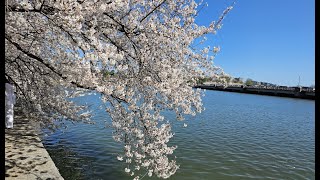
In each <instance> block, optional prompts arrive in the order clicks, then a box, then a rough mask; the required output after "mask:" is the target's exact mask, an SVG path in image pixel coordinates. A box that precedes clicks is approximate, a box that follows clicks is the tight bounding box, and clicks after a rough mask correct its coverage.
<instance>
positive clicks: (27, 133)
mask: <svg viewBox="0 0 320 180" xmlns="http://www.w3.org/2000/svg"><path fill="white" fill-rule="evenodd" d="M34 125H35V123H33V122H31V121H29V120H28V119H25V118H22V117H19V116H15V117H14V124H13V129H6V130H5V171H6V172H5V176H6V177H5V179H8V180H11V179H19V180H24V179H25V180H33V179H37V180H39V179H43V180H62V179H63V177H62V176H61V175H60V173H59V171H58V169H57V167H56V166H55V164H54V162H53V161H52V159H51V157H50V156H49V154H48V152H47V151H46V149H45V148H44V146H43V144H42V142H41V139H40V138H39V136H38V134H37V130H36V128H35V126H34Z"/></svg>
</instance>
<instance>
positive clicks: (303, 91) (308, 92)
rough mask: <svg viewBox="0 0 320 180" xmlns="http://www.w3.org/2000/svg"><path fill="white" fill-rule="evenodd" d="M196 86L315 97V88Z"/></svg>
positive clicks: (297, 96) (285, 95)
mask: <svg viewBox="0 0 320 180" xmlns="http://www.w3.org/2000/svg"><path fill="white" fill-rule="evenodd" d="M195 88H202V89H210V90H218V91H229V92H239V93H247V94H260V95H268V96H279V97H291V98H300V99H311V100H314V99H315V90H314V89H311V88H302V87H254V86H223V85H197V86H195Z"/></svg>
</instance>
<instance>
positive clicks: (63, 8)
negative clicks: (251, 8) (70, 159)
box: [5, 0, 232, 179]
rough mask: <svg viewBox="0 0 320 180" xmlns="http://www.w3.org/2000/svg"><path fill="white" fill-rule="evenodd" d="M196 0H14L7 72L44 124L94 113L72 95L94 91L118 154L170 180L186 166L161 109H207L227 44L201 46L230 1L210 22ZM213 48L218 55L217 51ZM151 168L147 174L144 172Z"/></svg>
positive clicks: (10, 1)
mask: <svg viewBox="0 0 320 180" xmlns="http://www.w3.org/2000/svg"><path fill="white" fill-rule="evenodd" d="M204 5H205V4H201V3H199V4H197V3H196V2H195V1H194V0H6V7H5V9H6V12H5V46H6V47H5V77H6V79H8V80H9V81H11V82H12V83H13V84H14V85H15V86H16V94H17V98H18V99H19V104H20V106H21V107H22V110H23V113H24V114H25V115H26V116H28V117H29V118H33V119H36V120H38V121H39V123H41V124H43V125H45V126H54V125H57V122H59V120H62V119H68V120H71V121H84V122H91V121H90V114H91V113H86V112H85V111H86V110H87V109H88V107H87V106H80V105H77V104H76V103H74V102H73V101H71V100H70V99H71V98H74V97H78V96H80V95H83V94H84V93H90V92H96V93H99V94H100V95H101V101H102V103H104V104H106V111H107V112H108V113H109V115H110V116H111V119H112V126H113V128H114V132H113V138H114V140H115V141H118V142H120V143H123V144H124V151H123V153H122V154H119V156H118V157H117V158H118V160H119V161H124V162H125V163H127V167H126V168H125V169H124V171H125V172H127V173H128V174H129V175H131V176H132V177H134V179H140V178H142V177H143V175H146V174H148V176H152V175H156V176H158V177H161V178H168V177H170V176H171V175H173V174H174V173H175V172H176V170H177V169H178V168H179V166H178V165H177V164H176V161H175V160H174V156H173V155H172V154H173V151H174V150H175V149H176V148H177V147H176V146H168V144H167V143H168V142H169V140H170V138H171V137H172V136H173V132H171V125H170V122H169V121H168V120H166V119H164V116H163V111H165V110H171V111H174V112H175V113H176V116H177V119H178V120H183V115H186V114H191V115H195V114H196V113H197V112H201V111H202V110H203V108H202V102H201V95H202V94H201V91H200V90H197V89H193V88H192V87H193V85H194V83H195V82H196V80H197V78H198V77H205V76H208V75H210V76H219V75H220V74H221V73H223V71H222V70H221V69H220V68H219V67H216V66H215V65H214V64H213V59H214V56H215V54H216V53H217V52H218V51H219V47H212V48H210V47H202V48H198V47H197V46H194V44H195V42H200V43H203V41H205V40H206V35H207V34H210V33H212V34H214V33H216V31H217V30H218V29H219V28H220V27H221V22H222V20H223V18H224V17H225V15H226V14H227V13H228V12H229V11H230V10H231V9H232V6H230V7H227V8H226V10H225V11H224V12H223V13H222V15H221V17H219V18H217V21H213V22H212V23H211V24H210V25H208V27H205V26H198V25H197V24H196V23H195V19H196V17H197V15H198V12H199V10H200V9H201V8H202V7H203V6H204ZM210 54H212V55H213V56H209V55H210ZM142 172H144V173H142Z"/></svg>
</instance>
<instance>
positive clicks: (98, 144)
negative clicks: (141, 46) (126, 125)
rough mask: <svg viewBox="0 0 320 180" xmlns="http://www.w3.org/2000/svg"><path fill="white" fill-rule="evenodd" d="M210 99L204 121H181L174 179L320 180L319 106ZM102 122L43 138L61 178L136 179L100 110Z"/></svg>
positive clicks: (242, 97) (216, 94) (211, 95)
mask: <svg viewBox="0 0 320 180" xmlns="http://www.w3.org/2000/svg"><path fill="white" fill-rule="evenodd" d="M86 98H87V99H83V100H86V101H91V102H94V101H96V99H97V97H95V96H90V97H86ZM203 99H204V106H205V107H206V110H205V111H204V112H203V113H201V114H198V115H197V116H195V117H187V119H186V120H185V121H184V122H178V121H174V126H173V130H174V131H175V133H176V136H174V137H173V138H172V144H177V145H178V149H177V150H176V151H175V155H176V156H177V162H178V164H180V165H181V166H180V169H179V170H178V171H177V173H176V174H175V175H173V176H171V177H170V179H174V180H185V179H203V180H206V179H208V180H209V179H210V180H211V179H218V180H223V179H277V180H278V179H286V180H287V179H315V102H314V101H310V100H302V99H292V98H281V97H271V96H261V95H252V94H240V93H232V92H221V91H206V96H205V97H204V98H203ZM167 116H168V117H169V119H171V120H173V119H174V116H173V114H170V113H168V114H167ZM95 119H96V121H97V124H96V125H88V124H75V125H72V124H70V126H69V128H68V129H67V130H65V132H63V131H57V132H55V133H54V134H49V135H48V136H43V140H44V145H45V147H46V149H47V150H48V152H49V154H50V156H51V157H52V159H53V161H54V162H55V164H56V166H57V167H58V169H59V170H60V173H61V175H62V176H63V177H64V178H65V179H68V180H69V179H70V180H72V179H94V180H99V179H103V180H107V179H115V180H118V179H119V180H122V179H132V177H130V176H128V175H126V173H125V172H124V168H125V166H124V164H123V163H122V162H119V161H117V160H116V155H117V153H118V152H120V151H121V150H122V149H121V146H120V145H119V144H117V143H115V142H114V141H113V139H112V137H111V132H112V131H111V129H108V128H104V127H103V125H104V123H105V122H104V121H107V122H109V121H110V119H109V117H108V116H107V115H105V114H104V112H103V111H102V110H101V111H99V112H98V114H97V116H96V118H95ZM183 123H187V124H188V127H187V128H183ZM44 132H47V131H46V130H44ZM140 177H141V176H140ZM144 179H150V178H149V177H147V176H146V177H144ZM152 179H158V178H155V177H154V178H152Z"/></svg>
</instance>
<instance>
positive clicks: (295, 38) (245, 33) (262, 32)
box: [196, 0, 315, 86]
mask: <svg viewBox="0 0 320 180" xmlns="http://www.w3.org/2000/svg"><path fill="white" fill-rule="evenodd" d="M204 2H207V3H208V4H209V6H208V7H206V8H204V9H203V10H202V11H201V12H200V14H199V17H198V19H197V20H196V22H197V23H198V24H199V25H208V24H209V23H210V22H211V20H215V19H218V17H219V16H220V14H221V13H222V11H223V10H224V9H225V7H227V6H228V5H230V4H232V2H233V1H232V0H205V1H204ZM314 4H315V2H314V0H237V1H236V5H235V7H234V8H233V9H232V10H231V11H230V13H229V14H228V15H227V16H226V18H225V19H224V21H223V26H222V29H220V30H219V31H218V32H217V34H216V35H214V36H208V41H207V43H206V45H210V46H211V47H213V46H218V45H219V46H220V48H221V51H220V53H219V54H218V55H217V56H216V58H215V60H214V62H215V64H216V65H218V66H220V67H222V68H223V69H224V71H225V72H226V73H228V74H230V75H231V76H233V77H242V78H244V80H245V79H247V78H251V79H253V80H256V81H263V82H270V83H274V84H278V85H287V86H296V85H298V83H299V76H300V85H302V86H310V85H313V84H314V83H315V5H314Z"/></svg>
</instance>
